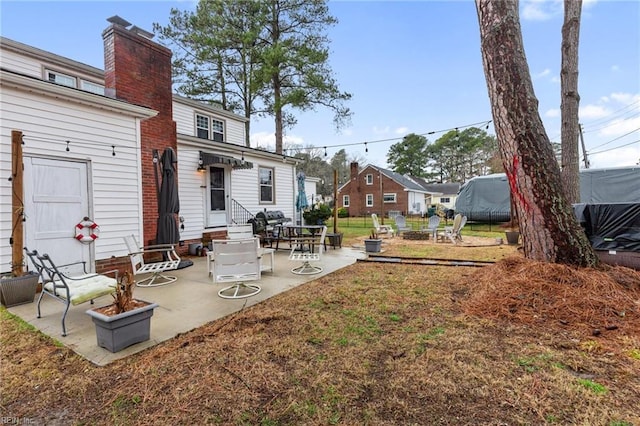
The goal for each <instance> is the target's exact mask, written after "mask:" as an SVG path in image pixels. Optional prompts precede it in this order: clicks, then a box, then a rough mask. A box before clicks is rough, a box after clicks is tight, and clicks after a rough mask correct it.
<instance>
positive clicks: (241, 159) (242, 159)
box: [240, 151, 244, 164]
mask: <svg viewBox="0 0 640 426" xmlns="http://www.w3.org/2000/svg"><path fill="white" fill-rule="evenodd" d="M240 153H241V154H242V157H241V158H240V161H241V162H242V164H244V151H240Z"/></svg>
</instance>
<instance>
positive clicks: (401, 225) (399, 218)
mask: <svg viewBox="0 0 640 426" xmlns="http://www.w3.org/2000/svg"><path fill="white" fill-rule="evenodd" d="M395 221H396V228H398V235H400V234H402V232H403V231H411V229H412V228H411V225H410V224H409V225H407V219H406V218H405V217H404V216H403V215H401V214H398V215H396V217H395Z"/></svg>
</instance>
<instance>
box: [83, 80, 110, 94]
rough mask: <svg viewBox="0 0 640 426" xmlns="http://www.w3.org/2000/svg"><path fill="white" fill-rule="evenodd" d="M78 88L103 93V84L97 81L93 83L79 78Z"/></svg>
mask: <svg viewBox="0 0 640 426" xmlns="http://www.w3.org/2000/svg"><path fill="white" fill-rule="evenodd" d="M80 88H81V89H82V90H86V91H87V92H91V93H96V94H98V95H104V86H103V85H101V84H98V83H93V82H91V81H87V80H80Z"/></svg>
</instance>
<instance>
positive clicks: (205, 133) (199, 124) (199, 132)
mask: <svg viewBox="0 0 640 426" xmlns="http://www.w3.org/2000/svg"><path fill="white" fill-rule="evenodd" d="M196 136H197V137H199V138H202V139H209V117H207V116H206V115H200V114H196Z"/></svg>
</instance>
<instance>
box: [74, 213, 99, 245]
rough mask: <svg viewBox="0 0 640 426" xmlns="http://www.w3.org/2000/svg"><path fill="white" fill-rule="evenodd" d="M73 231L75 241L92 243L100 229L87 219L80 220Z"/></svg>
mask: <svg viewBox="0 0 640 426" xmlns="http://www.w3.org/2000/svg"><path fill="white" fill-rule="evenodd" d="M75 230H76V236H75V239H76V240H78V241H80V242H81V243H86V244H88V243H92V242H94V241H95V240H96V239H98V236H99V235H100V227H99V226H98V224H97V223H95V222H94V221H92V220H90V219H89V218H88V217H85V218H84V219H82V221H81V222H80V223H78V224H77V225H76V228H75Z"/></svg>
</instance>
